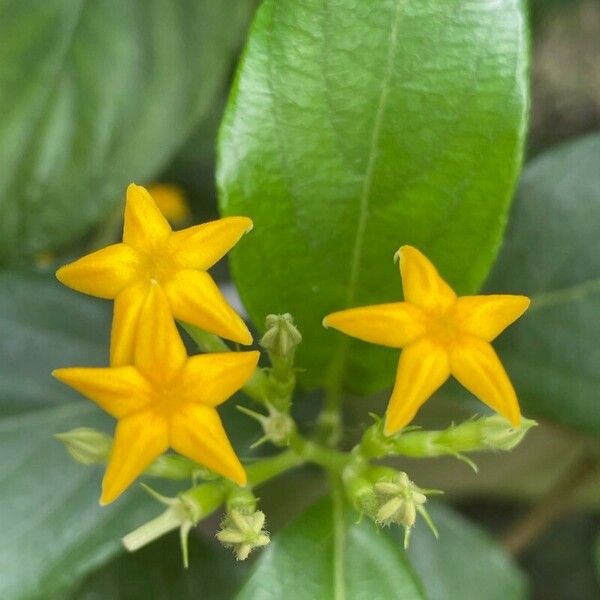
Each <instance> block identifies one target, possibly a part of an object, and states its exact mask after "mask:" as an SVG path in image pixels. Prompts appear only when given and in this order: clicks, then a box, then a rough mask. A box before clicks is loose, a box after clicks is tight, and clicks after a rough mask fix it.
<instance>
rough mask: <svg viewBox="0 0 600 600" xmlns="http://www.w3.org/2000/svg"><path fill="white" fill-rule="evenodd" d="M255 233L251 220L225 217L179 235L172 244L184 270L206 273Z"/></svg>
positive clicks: (183, 230) (184, 230)
mask: <svg viewBox="0 0 600 600" xmlns="http://www.w3.org/2000/svg"><path fill="white" fill-rule="evenodd" d="M251 229H252V220H251V219H249V218H248V217H225V218H224V219H218V220H217V221H211V222H209V223H203V224H202V225H196V226H194V227H188V228H187V229H182V230H181V231H177V232H175V233H174V234H173V236H172V238H171V242H170V243H171V244H172V248H173V250H174V254H175V260H176V261H177V263H178V264H179V265H181V267H182V268H184V269H200V270H202V271H206V269H208V268H209V267H212V266H213V265H214V264H215V263H216V262H217V261H218V260H220V259H221V258H223V257H224V256H225V254H227V252H229V250H231V249H232V248H233V247H234V246H235V245H236V244H237V243H238V241H239V239H240V238H241V237H242V236H243V235H244V233H247V232H248V231H250V230H251Z"/></svg>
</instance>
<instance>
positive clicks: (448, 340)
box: [429, 315, 460, 346]
mask: <svg viewBox="0 0 600 600" xmlns="http://www.w3.org/2000/svg"><path fill="white" fill-rule="evenodd" d="M429 331H430V335H431V337H433V338H434V339H435V340H436V341H437V342H438V343H440V344H442V345H444V346H448V345H450V344H452V343H453V342H454V341H456V338H457V337H458V335H459V333H460V331H459V330H458V329H457V328H456V326H455V325H454V323H453V322H452V319H450V318H449V316H448V315H440V316H436V318H434V319H432V320H431V322H430V326H429Z"/></svg>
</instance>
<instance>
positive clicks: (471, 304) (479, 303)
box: [452, 295, 530, 342]
mask: <svg viewBox="0 0 600 600" xmlns="http://www.w3.org/2000/svg"><path fill="white" fill-rule="evenodd" d="M529 303H530V300H529V298H527V296H510V295H490V296H463V297H462V298H459V299H458V300H457V301H456V304H455V305H454V307H453V309H452V316H453V322H454V323H455V326H456V328H457V329H460V330H461V331H463V332H464V333H468V334H471V335H474V336H477V337H480V338H482V339H484V340H486V341H487V342H491V341H492V340H493V339H494V338H495V337H496V336H498V335H500V334H501V333H502V332H503V331H504V330H505V329H506V328H507V327H508V326H509V325H510V324H511V323H513V322H514V321H516V320H517V319H518V318H519V317H520V316H521V315H522V314H523V313H524V312H525V311H526V310H527V307H528V306H529Z"/></svg>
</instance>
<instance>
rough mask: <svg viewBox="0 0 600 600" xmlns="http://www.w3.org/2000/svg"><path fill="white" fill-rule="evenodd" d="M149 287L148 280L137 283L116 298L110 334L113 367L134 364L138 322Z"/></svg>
mask: <svg viewBox="0 0 600 600" xmlns="http://www.w3.org/2000/svg"><path fill="white" fill-rule="evenodd" d="M149 289H150V286H149V284H148V283H147V282H140V283H136V284H134V285H131V286H129V287H127V288H125V289H124V290H123V291H122V292H121V293H119V295H118V296H117V297H116V298H115V305H114V309H113V321H112V329H111V334H110V364H111V365H112V366H113V367H120V366H122V365H132V364H133V346H134V342H135V335H136V332H137V324H138V320H139V316H140V312H141V310H142V306H143V305H144V302H145V300H146V297H147V296H148V292H149Z"/></svg>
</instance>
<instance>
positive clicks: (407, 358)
mask: <svg viewBox="0 0 600 600" xmlns="http://www.w3.org/2000/svg"><path fill="white" fill-rule="evenodd" d="M449 376H450V366H449V363H448V353H447V352H446V350H445V349H444V348H443V347H441V346H439V345H437V344H434V343H433V342H431V341H430V340H429V339H427V338H424V339H421V340H418V341H416V342H414V343H413V344H410V345H409V346H407V347H406V348H404V350H402V354H401V355H400V362H399V363H398V371H397V373H396V383H395V384H394V390H393V391H392V397H391V399H390V403H389V405H388V408H387V413H386V420H385V432H386V434H388V435H389V434H391V433H395V432H396V431H398V430H399V429H402V428H403V427H405V426H406V425H408V423H410V422H411V421H412V419H413V418H414V416H415V415H416V414H417V411H418V410H419V408H420V407H421V405H422V404H423V403H424V402H425V401H427V400H428V399H429V397H430V396H431V395H432V394H433V393H434V392H435V391H436V390H437V389H438V388H439V387H440V386H441V385H442V384H443V383H444V381H446V379H448V377H449Z"/></svg>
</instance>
